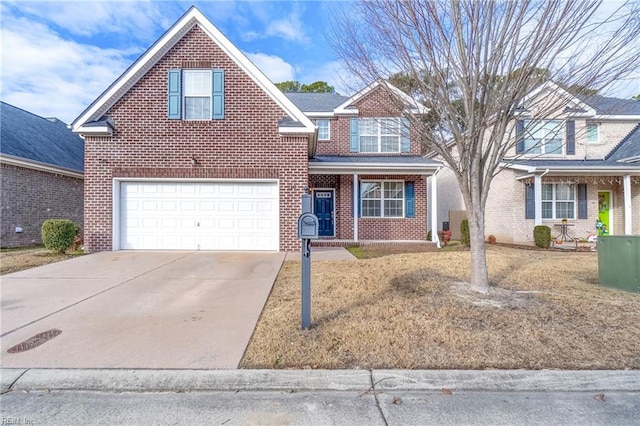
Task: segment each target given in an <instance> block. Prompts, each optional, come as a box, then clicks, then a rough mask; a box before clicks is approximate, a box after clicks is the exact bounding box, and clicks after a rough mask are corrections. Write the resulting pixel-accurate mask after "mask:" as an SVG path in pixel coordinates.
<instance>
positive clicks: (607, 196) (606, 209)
mask: <svg viewBox="0 0 640 426" xmlns="http://www.w3.org/2000/svg"><path fill="white" fill-rule="evenodd" d="M610 213H611V192H610V191H599V192H598V222H600V223H601V224H602V225H601V226H600V225H598V235H609V232H610V231H611V214H610Z"/></svg>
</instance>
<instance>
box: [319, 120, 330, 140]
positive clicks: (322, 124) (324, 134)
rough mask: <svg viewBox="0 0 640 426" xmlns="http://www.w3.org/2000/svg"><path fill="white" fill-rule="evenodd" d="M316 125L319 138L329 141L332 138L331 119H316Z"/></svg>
mask: <svg viewBox="0 0 640 426" xmlns="http://www.w3.org/2000/svg"><path fill="white" fill-rule="evenodd" d="M316 125H317V126H318V140H320V141H328V140H329V139H331V127H330V124H329V120H325V119H322V120H316Z"/></svg>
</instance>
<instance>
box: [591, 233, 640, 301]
mask: <svg viewBox="0 0 640 426" xmlns="http://www.w3.org/2000/svg"><path fill="white" fill-rule="evenodd" d="M598 274H599V279H600V285H602V286H605V287H611V288H617V289H620V290H625V291H631V292H634V293H640V235H609V236H599V237H598Z"/></svg>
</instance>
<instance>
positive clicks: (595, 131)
mask: <svg viewBox="0 0 640 426" xmlns="http://www.w3.org/2000/svg"><path fill="white" fill-rule="evenodd" d="M587 142H588V143H598V142H600V126H599V125H598V123H589V122H587Z"/></svg>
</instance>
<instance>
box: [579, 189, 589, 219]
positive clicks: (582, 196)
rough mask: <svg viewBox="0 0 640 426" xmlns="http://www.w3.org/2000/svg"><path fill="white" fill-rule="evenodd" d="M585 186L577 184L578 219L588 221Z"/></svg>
mask: <svg viewBox="0 0 640 426" xmlns="http://www.w3.org/2000/svg"><path fill="white" fill-rule="evenodd" d="M587 213H588V212H587V184H586V183H579V184H578V219H588V217H587Z"/></svg>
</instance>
